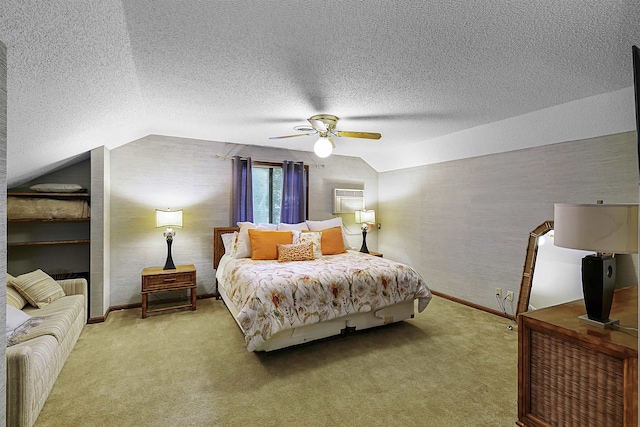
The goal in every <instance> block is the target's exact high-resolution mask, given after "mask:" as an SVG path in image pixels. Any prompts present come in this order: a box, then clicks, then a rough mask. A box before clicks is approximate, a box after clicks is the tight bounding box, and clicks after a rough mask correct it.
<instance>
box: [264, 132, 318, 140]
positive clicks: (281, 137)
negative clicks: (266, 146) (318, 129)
mask: <svg viewBox="0 0 640 427" xmlns="http://www.w3.org/2000/svg"><path fill="white" fill-rule="evenodd" d="M309 135H315V133H298V134H296V135H285V136H270V137H269V139H285V138H296V137H298V136H309Z"/></svg>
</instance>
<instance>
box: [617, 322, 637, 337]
mask: <svg viewBox="0 0 640 427" xmlns="http://www.w3.org/2000/svg"><path fill="white" fill-rule="evenodd" d="M612 329H615V330H616V331H620V332H623V333H625V334H629V335H632V336H634V337H637V336H638V328H631V327H629V326H622V325H620V324H619V323H616V324H614V325H612Z"/></svg>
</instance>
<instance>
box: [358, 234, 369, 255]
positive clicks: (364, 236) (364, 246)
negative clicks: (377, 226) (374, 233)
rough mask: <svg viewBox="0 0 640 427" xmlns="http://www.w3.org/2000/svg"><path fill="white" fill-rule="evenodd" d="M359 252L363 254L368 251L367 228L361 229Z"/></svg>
mask: <svg viewBox="0 0 640 427" xmlns="http://www.w3.org/2000/svg"><path fill="white" fill-rule="evenodd" d="M360 252H363V253H365V254H368V253H369V249H368V248H367V230H365V229H363V230H362V246H361V247H360Z"/></svg>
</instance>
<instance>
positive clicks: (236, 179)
mask: <svg viewBox="0 0 640 427" xmlns="http://www.w3.org/2000/svg"><path fill="white" fill-rule="evenodd" d="M231 163H232V167H231V173H232V175H233V177H232V180H231V211H232V212H231V224H232V225H234V226H235V225H236V223H237V222H238V221H251V222H253V194H252V191H251V157H248V158H246V159H242V158H241V157H240V156H234V157H233V159H231Z"/></svg>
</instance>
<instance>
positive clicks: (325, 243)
mask: <svg viewBox="0 0 640 427" xmlns="http://www.w3.org/2000/svg"><path fill="white" fill-rule="evenodd" d="M320 232H321V233H322V239H321V241H320V242H321V243H320V248H321V249H322V255H337V254H341V253H343V252H345V248H344V240H343V239H342V228H341V227H331V228H327V229H324V230H321V231H320ZM303 233H304V231H303Z"/></svg>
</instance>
